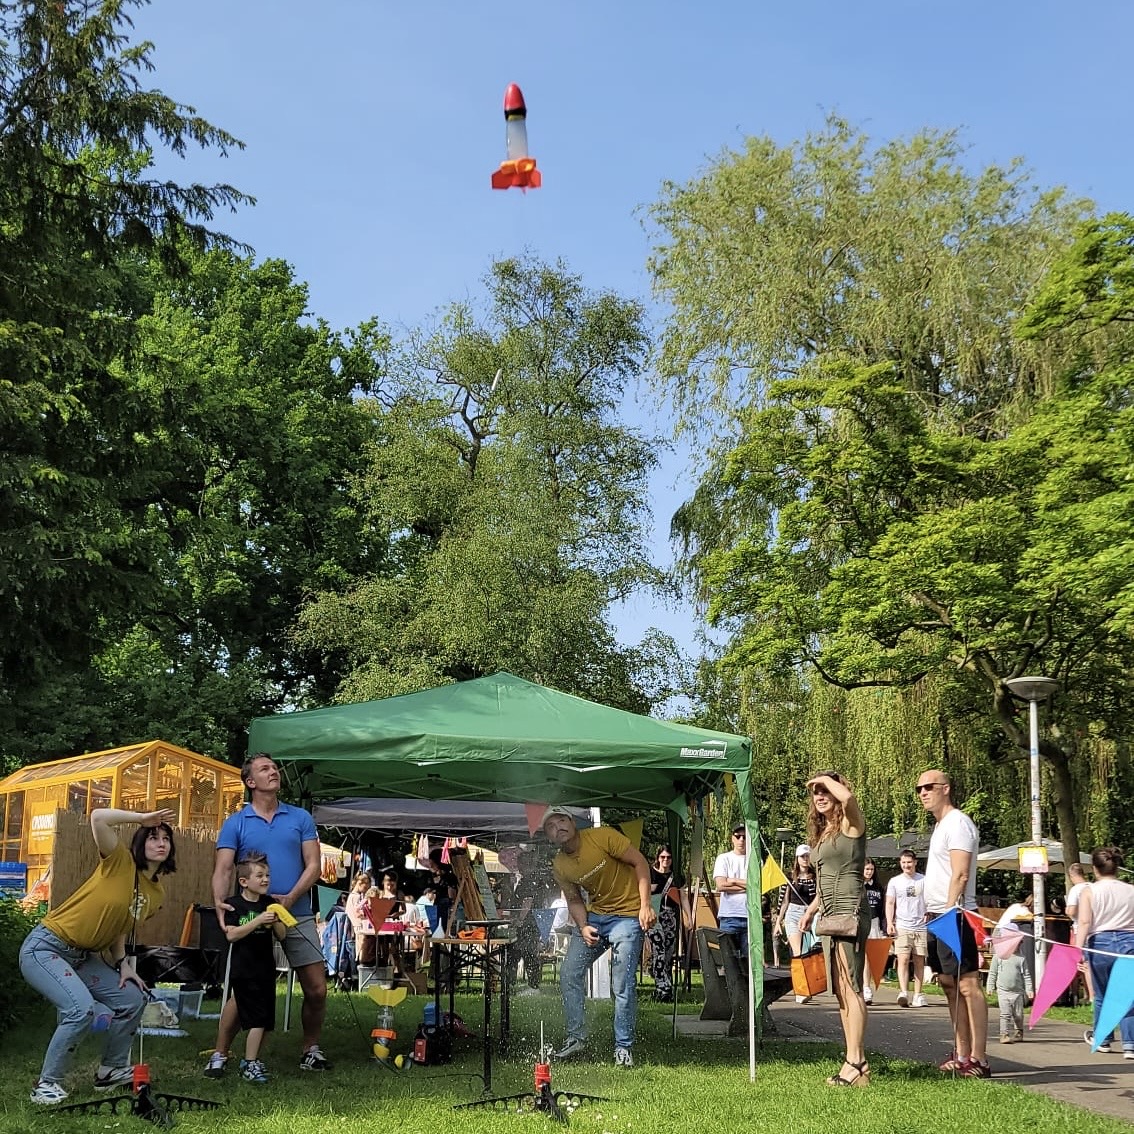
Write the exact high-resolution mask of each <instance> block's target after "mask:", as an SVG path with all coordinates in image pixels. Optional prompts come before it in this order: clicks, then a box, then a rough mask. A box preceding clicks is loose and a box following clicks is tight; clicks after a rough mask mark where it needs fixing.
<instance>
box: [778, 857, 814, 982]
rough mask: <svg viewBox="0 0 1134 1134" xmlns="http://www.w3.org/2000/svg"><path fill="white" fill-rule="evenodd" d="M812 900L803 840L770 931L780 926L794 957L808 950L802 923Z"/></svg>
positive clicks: (810, 868)
mask: <svg viewBox="0 0 1134 1134" xmlns="http://www.w3.org/2000/svg"><path fill="white" fill-rule="evenodd" d="M814 900H815V868H814V867H813V866H812V865H811V848H810V847H809V846H808V845H807V844H806V843H800V844H799V846H797V847H796V848H795V858H794V860H793V861H792V865H791V870H790V872H789V874H788V880H787V883H786V885H784V886H783V887H781V889H780V905H779V910H778V912H777V913H776V923H775V925H773V926H772V932H773V933H779V932H780V930H781V928H782V929H783V932H784V934H785V935H786V937H787V939H788V943H789V944H790V945H791V955H792V956H793V957H799V956H802V955H803V953H805V952H806V951H807V950H806V949H805V948H804V946H805V945H807V944H809V942H805V941H804V936H803V929H802V928H801V923H802V921H803V915H804V913H805V912H806V911H807V907H808V906H809V905H811V903H812V902H813V901H814ZM808 937H809V938H811V935H810V934H808ZM812 940H813V938H812ZM795 999H796V1003H797V1004H803V1003H804V1002H805V1001H807V1000H810V999H811V997H810V996H797V997H796V998H795Z"/></svg>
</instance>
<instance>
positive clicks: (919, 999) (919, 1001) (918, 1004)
mask: <svg viewBox="0 0 1134 1134" xmlns="http://www.w3.org/2000/svg"><path fill="white" fill-rule="evenodd" d="M913 1006H914V1007H915V1008H928V1007H929V1001H928V1000H926V999H925V997H924V996H922V995H921V993H920V992H919V993H918V994H917V996H915V997H914V998H913Z"/></svg>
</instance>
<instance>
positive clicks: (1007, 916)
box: [996, 902, 1032, 929]
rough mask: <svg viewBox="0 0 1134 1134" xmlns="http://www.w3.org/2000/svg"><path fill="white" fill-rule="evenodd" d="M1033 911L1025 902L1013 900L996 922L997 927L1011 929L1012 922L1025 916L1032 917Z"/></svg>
mask: <svg viewBox="0 0 1134 1134" xmlns="http://www.w3.org/2000/svg"><path fill="white" fill-rule="evenodd" d="M1031 916H1032V911H1031V910H1030V909H1028V907H1027V906H1025V905H1024V903H1023V902H1013V903H1012V904H1011V905H1010V906H1009V907H1008V908H1007V909H1006V910H1005V911H1004V912H1003V913H1002V914H1001V915H1000V920H999V921H998V922H997V923H996V928H997V929H1010V928H1011V926H1012V922H1014V921H1018V920H1020V919H1023V918H1030V917H1031Z"/></svg>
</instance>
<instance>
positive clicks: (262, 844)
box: [217, 803, 319, 917]
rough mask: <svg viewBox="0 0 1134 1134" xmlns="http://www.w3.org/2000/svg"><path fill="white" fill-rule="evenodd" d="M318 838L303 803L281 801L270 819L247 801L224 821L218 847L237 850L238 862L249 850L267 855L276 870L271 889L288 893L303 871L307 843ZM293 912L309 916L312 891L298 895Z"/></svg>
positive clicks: (280, 892)
mask: <svg viewBox="0 0 1134 1134" xmlns="http://www.w3.org/2000/svg"><path fill="white" fill-rule="evenodd" d="M318 841H319V833H318V831H316V830H315V820H314V819H312V818H311V815H310V813H309V812H307V811H304V810H303V808H302V807H292V806H291V805H290V804H288V803H279V804H277V805H276V812H275V814H274V815H273V816H272V821H271V822H270V823H269V822H268V821H267V820H266V819H264V818H263V816H261V815H257V814H256V811H255V809H254V808H253V807H252V804H250V803H246V804H245V805H244V806H243V807H242V808H241V809H240V810H239V811H237V812H236V814H235V815H230V816H229V817H228V818H227V819H226V820H225V821H224V824H223V826H222V827H221V829H220V834H219V835H218V836H217V850H230V851H234V852H235V854H236V860H237V862H239V861H240V859H241V858H242V857H243V856H244V854H245V853H246V852H247V851H259V852H260V853H261V854H264V855H267V856H268V869H269V870H270V871H271V872H272V887H271V892H272V893H273V894H286V893H287V892H288V891H289V890H290V889H291V888H292V887H293V886H294V885H295V884H296V882H298V881H299V876H300V875H301V874H302V873H303V844H304V843H317V842H318ZM291 912H292V913H293V914H295V915H296V917H306V916H309V915H310V913H311V895H310V893H307V894H301V895H300V896H299V897H298V898H296V900H295V905H294V906H292V908H291Z"/></svg>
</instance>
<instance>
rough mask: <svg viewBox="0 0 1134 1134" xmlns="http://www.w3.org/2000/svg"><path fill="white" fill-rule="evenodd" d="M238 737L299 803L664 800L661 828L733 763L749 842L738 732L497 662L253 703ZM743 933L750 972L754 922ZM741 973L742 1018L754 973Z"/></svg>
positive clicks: (658, 804) (752, 825)
mask: <svg viewBox="0 0 1134 1134" xmlns="http://www.w3.org/2000/svg"><path fill="white" fill-rule="evenodd" d="M248 750H249V752H266V753H268V754H269V755H270V756H272V757H273V758H274V759H275V760H276V761H277V762H279V763H280V765H281V768H282V769H283V771H284V774H285V775H286V777H287V779H288V781H289V783H290V785H291V787H292V789H293V790H294V791H295V792H296V793H297V794H298V796H299V798H300V799H301V800H302V801H304V802H306V803H309V804H317V803H318V802H319V801H323V800H332V799H338V798H341V797H344V796H382V797H386V798H391V799H393V798H398V799H420V800H445V799H447V800H459V801H465V802H470V803H492V804H496V803H512V804H527V805H547V804H552V803H556V804H563V805H566V806H576V807H611V806H614V807H620V808H636V809H638V810H640V811H642V812H647V811H656V810H664V811H666V812H667V813H668V815H669V816H670V826H671V831H672V835H673V839H672V841H674V842H677V839H676V835H677V831H678V828H679V825H680V824H681V823H682V822H684V821H687V820H688V819H689V818H690V817H691V813H693V812H695V811H696V810H697V808H698V807H699V805H700V802H701V801H702V800H703V799H704V798H705V797H706V796H708V795H710V794H711V793H713V792H714V791H716V790H717V789H718V788H719V787H721V786H722V784H723V781H724V779H725V777H726V776H728V775H733V776H735V777H736V783H737V787H738V796H739V800H740V807H741V813H742V815H743V816H744V818H745V820H746V822H747V823H748V824H749V832H750V835H749V844H750V845H751V846H753V847H756V846H759V845H760V843H759V833H758V830H757V828H756V815H755V805H754V801H753V796H752V791H751V788H750V785H749V775H750V769H751V760H752V746H751V742H750V741H749V740H748V738H746V737H742V736H737V735H734V734H732V733H723V732H714V731H711V730H708V729H701V728H695V727H693V726H691V725H684V724H676V723H674V722H671V721H663V720H658V719H656V718H654V717H645V716H641V715H639V714H636V713H629V712H625V711H624V710H621V709H613V708H610V707H609V706H606V705H598V704H595V703H593V702H591V701H586V700H584V699H583V698H581V697H574V696H571V695H569V694H566V693H561V692H559V691H558V690H555V689H549V688H546V687H545V686H542V685H536V684H534V683H532V682H530V681H524V680H522V679H521V678H518V677H515V676H513V675H512V674H510V673H497V674H494V675H493V676H491V677H483V678H478V679H476V680H473V681H464V682H459V683H457V684H452V685H445V686H441V687H440V688H436V689H427V690H424V691H422V692H420V693H409V694H405V695H403V696H400V697H389V698H386V699H384V700H380V701H367V702H363V703H361V704H354V705H336V706H333V707H331V708H326V709H313V710H310V711H308V712H302V713H282V714H277V715H275V716H271V717H261V718H259V719H258V720H255V721H253V722H252V724H251V726H250V728H249V734H248ZM748 870H749V887H748V894H749V917H750V919H751V920H752V922H753V924H758V923H759V920H760V874H761V864H760V861H759V856H758V855H756V854H752V855H750V856H749V866H748ZM750 940H751V950H752V957H751V962H752V970H753V972H756V973H759V972H761V971H762V967H763V943H762V939H761V935H760V934H758V933H754V934H751V935H750ZM752 985H753V988H752V993H753V997H754V1002H753V1005H752V1010H751V1011H750V1020H752V1021H754V1022H755V1021H758V1020H759V1016H760V1008H761V1006H762V985H761V982H760V981H758V980H757V981H753V982H752ZM753 1026H755V1024H754V1025H753ZM753 1039H754V1037H753ZM750 1063H752V1064H753V1066H754V1055H752V1054H751V1053H750Z"/></svg>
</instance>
